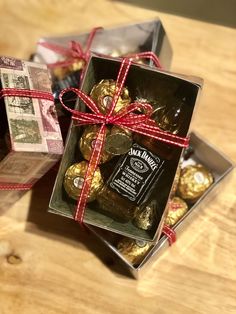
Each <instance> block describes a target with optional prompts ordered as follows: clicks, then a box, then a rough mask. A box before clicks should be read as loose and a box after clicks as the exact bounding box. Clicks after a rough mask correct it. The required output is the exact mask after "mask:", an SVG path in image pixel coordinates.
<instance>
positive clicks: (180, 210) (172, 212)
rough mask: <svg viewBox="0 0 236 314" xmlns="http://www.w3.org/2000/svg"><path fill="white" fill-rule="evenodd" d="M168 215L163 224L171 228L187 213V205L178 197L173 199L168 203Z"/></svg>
mask: <svg viewBox="0 0 236 314" xmlns="http://www.w3.org/2000/svg"><path fill="white" fill-rule="evenodd" d="M167 206H168V214H167V217H166V219H165V224H166V225H168V226H173V225H174V224H176V223H177V221H179V220H180V218H181V217H183V216H184V214H185V213H186V212H187V211H188V205H187V204H186V202H185V201H184V200H182V199H181V198H180V197H177V196H175V197H173V198H172V199H171V200H170V201H169V203H168V205H167Z"/></svg>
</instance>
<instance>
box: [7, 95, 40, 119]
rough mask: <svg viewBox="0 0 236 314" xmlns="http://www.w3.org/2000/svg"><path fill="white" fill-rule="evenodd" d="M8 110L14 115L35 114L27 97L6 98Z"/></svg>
mask: <svg viewBox="0 0 236 314" xmlns="http://www.w3.org/2000/svg"><path fill="white" fill-rule="evenodd" d="M8 110H9V112H14V113H16V114H31V115H34V114H35V111H34V106H33V101H32V99H31V98H28V97H8Z"/></svg>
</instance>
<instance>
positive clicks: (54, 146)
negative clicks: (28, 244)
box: [0, 57, 63, 211]
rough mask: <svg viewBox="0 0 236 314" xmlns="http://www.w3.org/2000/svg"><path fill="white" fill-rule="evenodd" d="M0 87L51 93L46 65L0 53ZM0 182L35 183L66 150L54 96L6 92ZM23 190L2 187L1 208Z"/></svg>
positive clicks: (0, 135)
mask: <svg viewBox="0 0 236 314" xmlns="http://www.w3.org/2000/svg"><path fill="white" fill-rule="evenodd" d="M0 82H1V89H5V88H16V89H27V90H37V91H42V92H49V93H51V81H50V78H49V73H48V70H47V67H46V66H45V65H42V64H37V63H33V62H27V61H21V60H17V59H13V58H9V57H0ZM0 121H1V123H0V145H1V147H0V151H1V158H0V185H4V184H29V185H32V184H34V183H35V182H36V181H37V180H38V179H40V178H41V177H42V176H43V175H44V174H45V173H46V172H47V171H48V170H49V169H50V168H51V167H52V166H53V165H54V164H55V163H56V162H57V161H58V160H59V159H60V158H61V155H62V153H63V142H62V137H61V131H60V128H59V123H58V120H57V114H56V110H55V105H54V102H53V101H52V100H44V99H36V98H28V97H15V96H11V97H10V96H7V97H4V98H2V99H1V105H0ZM21 194H23V192H22V191H3V190H2V191H0V199H1V203H0V209H1V211H2V210H3V209H5V208H7V207H9V206H10V204H12V203H13V202H15V201H16V199H18V198H19V196H20V195H21Z"/></svg>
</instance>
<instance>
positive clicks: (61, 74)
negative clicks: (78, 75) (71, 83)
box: [53, 67, 70, 80]
mask: <svg viewBox="0 0 236 314" xmlns="http://www.w3.org/2000/svg"><path fill="white" fill-rule="evenodd" d="M69 73H70V71H69V69H68V67H56V68H54V69H53V75H54V76H55V77H56V78H57V79H58V80H63V79H64V78H65V77H66V76H67V75H68V74H69Z"/></svg>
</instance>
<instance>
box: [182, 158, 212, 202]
mask: <svg viewBox="0 0 236 314" xmlns="http://www.w3.org/2000/svg"><path fill="white" fill-rule="evenodd" d="M213 181H214V178H213V176H212V174H211V173H210V171H209V170H207V169H206V168H205V167H204V166H202V165H200V164H198V165H190V166H186V167H185V168H183V169H182V171H181V175H180V180H179V185H178V195H179V196H180V197H182V198H183V199H185V200H187V201H190V202H194V201H196V200H197V199H198V198H199V197H200V196H202V194H203V193H204V192H205V191H206V190H207V189H208V188H209V186H210V185H211V184H212V183H213Z"/></svg>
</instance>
